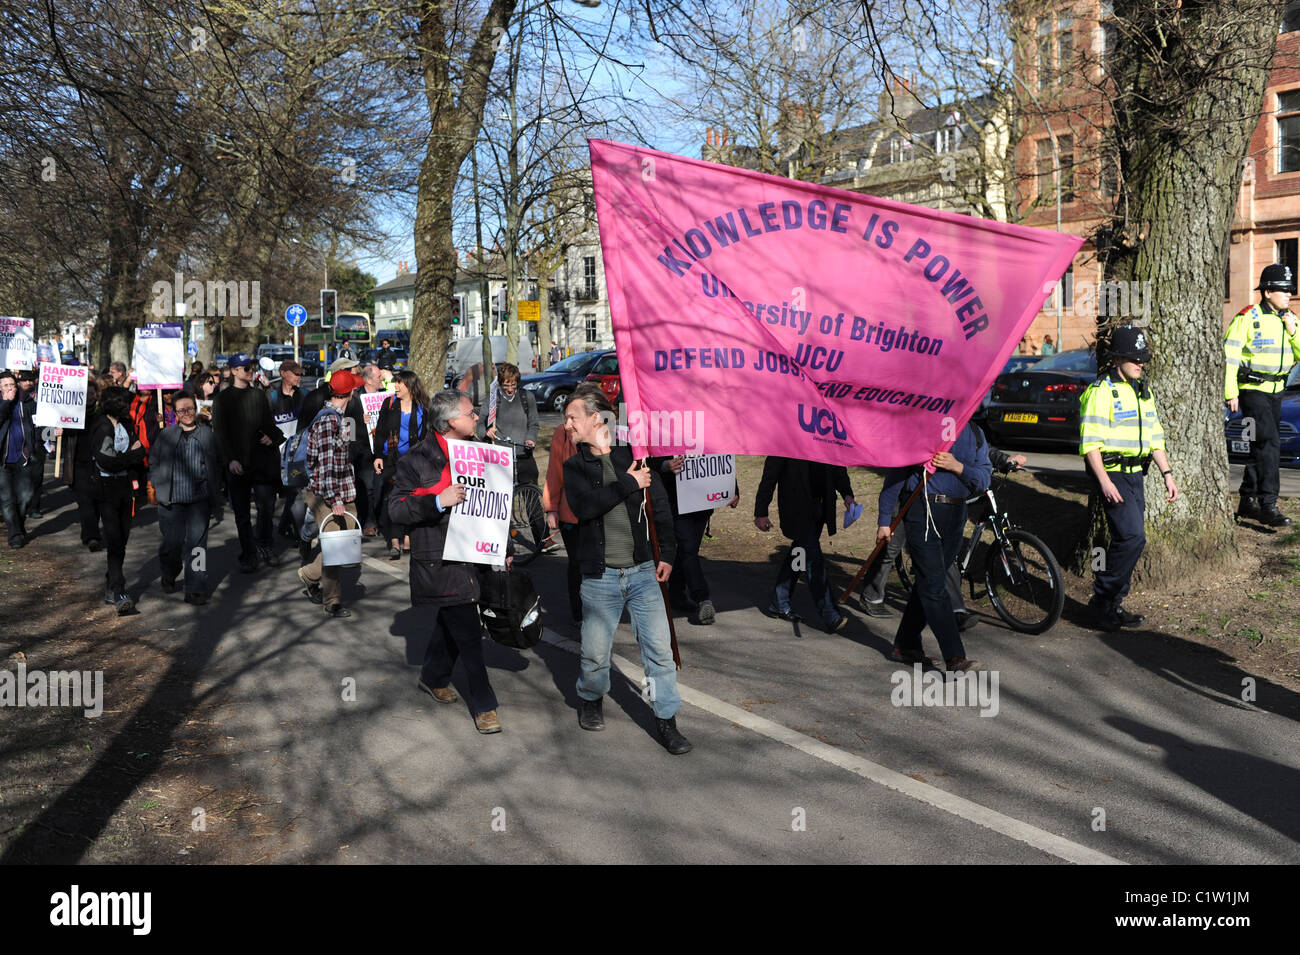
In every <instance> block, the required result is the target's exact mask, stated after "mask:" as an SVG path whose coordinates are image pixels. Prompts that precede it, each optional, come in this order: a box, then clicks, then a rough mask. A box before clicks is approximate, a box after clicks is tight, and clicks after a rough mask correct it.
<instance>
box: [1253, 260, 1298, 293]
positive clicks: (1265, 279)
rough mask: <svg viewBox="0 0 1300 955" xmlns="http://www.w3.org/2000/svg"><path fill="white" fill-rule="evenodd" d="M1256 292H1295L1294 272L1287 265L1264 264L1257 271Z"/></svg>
mask: <svg viewBox="0 0 1300 955" xmlns="http://www.w3.org/2000/svg"><path fill="white" fill-rule="evenodd" d="M1255 291H1257V292H1288V293H1290V294H1291V295H1294V294H1295V272H1294V271H1292V269H1291V266H1289V265H1281V264H1275V265H1266V266H1264V271H1262V272H1260V273H1259V285H1257V286H1256V287H1255Z"/></svg>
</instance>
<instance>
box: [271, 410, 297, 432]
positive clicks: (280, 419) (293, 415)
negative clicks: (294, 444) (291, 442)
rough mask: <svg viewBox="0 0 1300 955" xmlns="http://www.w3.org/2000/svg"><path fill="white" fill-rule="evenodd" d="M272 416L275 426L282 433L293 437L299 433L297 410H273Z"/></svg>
mask: <svg viewBox="0 0 1300 955" xmlns="http://www.w3.org/2000/svg"><path fill="white" fill-rule="evenodd" d="M271 418H272V420H274V421H275V426H276V427H277V428H279V429H280V433H281V434H282V435H284V436H285V437H286V438H292V437H293V436H294V435H295V434H297V433H298V412H296V411H273V412H271Z"/></svg>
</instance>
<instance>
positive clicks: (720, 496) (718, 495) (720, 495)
mask: <svg viewBox="0 0 1300 955" xmlns="http://www.w3.org/2000/svg"><path fill="white" fill-rule="evenodd" d="M729 497H731V492H730V491H714V492H713V493H712V494H706V495H704V499H705V500H706V501H725V500H726V499H727V498H729Z"/></svg>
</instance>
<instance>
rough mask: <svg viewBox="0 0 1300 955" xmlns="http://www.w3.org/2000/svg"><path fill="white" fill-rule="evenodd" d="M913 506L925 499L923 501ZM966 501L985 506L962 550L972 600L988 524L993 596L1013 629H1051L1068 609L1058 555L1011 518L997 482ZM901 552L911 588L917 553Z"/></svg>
mask: <svg viewBox="0 0 1300 955" xmlns="http://www.w3.org/2000/svg"><path fill="white" fill-rule="evenodd" d="M1013 470H1016V471H1018V470H1020V468H1018V467H1016V468H1013ZM1006 473H1007V472H1005V471H1004V472H1003V474H1006ZM999 480H1005V478H1002V479H999ZM912 506H913V507H924V506H925V505H924V503H923V502H920V503H918V504H914V505H912ZM966 506H967V507H969V508H978V509H979V511H980V513H979V516H978V517H977V518H972V520H973V521H974V524H975V529H974V531H973V532H972V533H971V536H970V537H969V538H967V539H966V540H964V541H963V542H962V548H961V550H960V551H959V552H958V554H957V569H958V572H959V573H960V575H961V579H962V580H964V581H966V582H967V583H968V584H969V585H970V595H971V600H977V599H978V597H979V595H977V594H976V592H975V584H976V580H975V578H974V577H972V576H971V573H972V571H973V569H974V568H973V566H972V565H973V563H974V556H975V552H976V551H977V550H979V548H980V546H981V544H982V543H983V540H982V539H983V537H984V531H985V530H986V529H987V530H990V531H992V533H993V541H992V543H990V544H988V545H987V547H988V550H987V552H986V554H985V557H984V586H985V589H986V591H987V593H988V597H989V602H990V603H991V604H993V609H994V610H996V611H997V614H998V616H999V617H1001V618H1002V619H1003V620H1004V621H1005V622H1006V624H1007V626H1009V627H1010V628H1011V629H1012V630H1016V631H1018V632H1020V633H1030V634H1039V633H1046V632H1047V631H1048V630H1050V629H1052V627H1054V626H1056V622H1057V621H1058V620H1060V619H1061V611H1062V610H1064V609H1065V579H1064V577H1063V575H1062V574H1061V565H1060V564H1059V563H1058V562H1057V560H1056V557H1055V556H1054V555H1053V554H1052V552H1051V550H1049V549H1048V547H1047V545H1046V544H1044V543H1043V542H1042V540H1041V539H1039V538H1038V537H1037V536H1036V535H1035V534H1032V533H1030V532H1029V531H1027V530H1025V529H1024V528H1021V527H1016V526H1015V525H1013V524H1012V523H1011V518H1010V515H1008V514H1007V512H1006V511H1004V510H1000V509H999V508H998V502H997V497H996V495H995V494H994V489H993V486H992V485H990V486H989V489H988V490H987V491H985V492H984V493H982V494H976V495H975V496H974V497H970V498H967V499H966ZM985 506H986V507H985ZM904 553H906V549H904ZM899 556H900V561H899V562H898V563H897V564H896V567H897V569H898V576H899V580H900V581H901V582H902V584H903V588H904V589H905V590H911V589H912V582H913V578H914V576H915V575H914V574H913V573H912V569H911V558H910V557H907V558H903V555H902V554H900V555H899Z"/></svg>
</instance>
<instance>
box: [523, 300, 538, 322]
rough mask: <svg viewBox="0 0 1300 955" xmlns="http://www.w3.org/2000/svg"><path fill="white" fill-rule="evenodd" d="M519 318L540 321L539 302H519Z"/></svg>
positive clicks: (526, 320)
mask: <svg viewBox="0 0 1300 955" xmlns="http://www.w3.org/2000/svg"><path fill="white" fill-rule="evenodd" d="M519 320H520V321H521V322H540V321H541V320H542V304H541V302H520V303H519Z"/></svg>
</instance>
